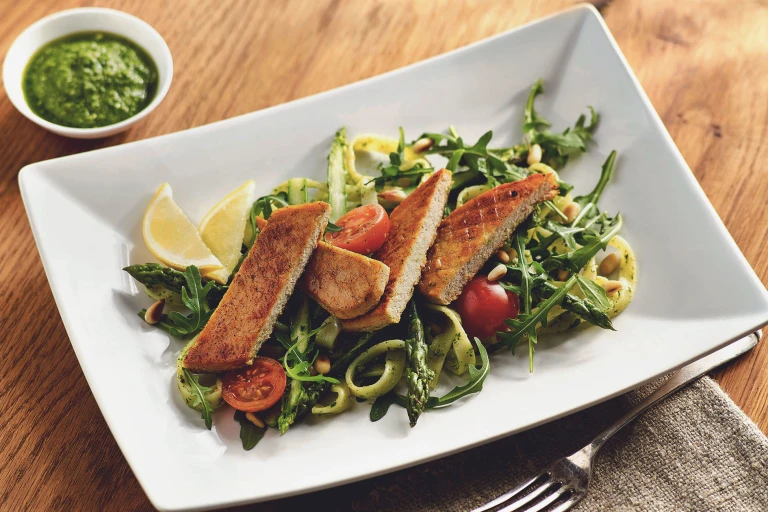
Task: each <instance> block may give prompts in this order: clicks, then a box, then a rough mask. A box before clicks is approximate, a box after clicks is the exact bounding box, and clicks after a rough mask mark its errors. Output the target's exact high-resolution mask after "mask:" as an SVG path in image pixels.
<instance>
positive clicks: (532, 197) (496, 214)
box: [419, 174, 558, 304]
mask: <svg viewBox="0 0 768 512" xmlns="http://www.w3.org/2000/svg"><path fill="white" fill-rule="evenodd" d="M557 193H558V185H557V181H556V180H555V177H554V176H553V175H552V174H532V175H531V176H528V177H527V178H525V179H524V180H520V181H516V182H513V183H505V184H503V185H500V186H498V187H495V188H493V189H491V190H489V191H487V192H484V193H483V194H480V195H479V196H477V197H476V198H474V199H472V200H471V201H467V202H466V203H465V204H463V205H462V206H460V207H459V208H456V209H455V210H454V211H453V212H451V214H450V215H449V216H448V217H446V218H445V219H443V221H442V222H441V223H440V227H439V228H438V230H437V239H436V240H435V243H434V245H433V246H432V248H431V249H430V250H429V253H428V255H427V265H426V266H425V267H424V272H423V273H422V276H421V281H420V282H419V292H420V293H421V294H422V295H423V296H425V297H426V298H427V300H429V301H430V302H433V303H436V304H450V303H451V302H453V301H454V300H456V299H457V298H458V296H459V295H460V294H461V291H462V289H463V288H464V285H466V284H467V283H468V282H469V280H470V279H472V278H473V277H474V275H475V274H476V273H477V271H478V270H480V269H481V268H482V266H483V265H484V264H485V262H486V261H487V260H488V258H490V257H491V255H492V254H493V253H494V252H495V251H497V250H498V249H499V248H500V247H501V246H502V245H504V242H505V241H506V240H508V239H509V237H510V235H511V234H512V232H513V231H514V230H515V228H516V227H517V226H518V225H520V223H521V222H523V221H524V220H525V219H526V217H528V216H529V215H530V214H531V213H532V212H533V208H534V206H535V205H536V204H537V203H540V202H542V201H546V200H549V199H552V198H553V197H555V196H556V195H557Z"/></svg>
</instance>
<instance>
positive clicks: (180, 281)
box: [123, 263, 228, 309]
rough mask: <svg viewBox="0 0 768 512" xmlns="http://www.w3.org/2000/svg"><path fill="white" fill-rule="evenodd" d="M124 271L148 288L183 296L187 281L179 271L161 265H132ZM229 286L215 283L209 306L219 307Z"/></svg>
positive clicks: (209, 294) (209, 293) (209, 297)
mask: <svg viewBox="0 0 768 512" xmlns="http://www.w3.org/2000/svg"><path fill="white" fill-rule="evenodd" d="M123 270H125V271H126V272H128V273H129V274H130V275H131V277H133V278H134V279H135V280H137V281H138V282H140V283H141V284H143V285H144V286H146V287H148V288H150V287H151V288H153V289H155V290H156V291H157V289H158V288H161V289H165V290H167V291H169V292H172V293H178V294H181V289H182V288H184V286H185V285H186V283H187V281H186V279H185V278H184V274H183V273H182V272H179V271H178V270H175V269H172V268H169V267H166V266H163V265H160V264H159V263H142V264H139V265H131V266H128V267H125V268H124V269H123ZM227 288H228V286H224V285H220V284H218V283H213V288H211V291H210V292H208V306H209V307H210V308H211V309H213V308H215V307H216V306H218V305H219V302H221V298H222V297H224V293H225V292H226V291H227Z"/></svg>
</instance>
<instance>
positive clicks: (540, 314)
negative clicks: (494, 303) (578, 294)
mask: <svg viewBox="0 0 768 512" xmlns="http://www.w3.org/2000/svg"><path fill="white" fill-rule="evenodd" d="M575 283H576V275H572V276H571V277H570V279H568V281H566V282H565V284H563V286H561V287H560V288H559V289H558V290H557V291H556V292H555V293H553V294H552V296H551V297H549V298H548V299H547V300H545V301H543V302H542V303H541V304H539V305H538V306H537V308H536V310H535V311H533V312H531V313H520V314H519V315H518V316H517V318H508V319H507V320H505V321H504V322H505V323H506V324H507V325H508V326H510V327H512V328H513V329H514V330H513V331H511V332H497V333H496V337H497V338H498V339H499V340H500V341H501V342H503V343H504V344H505V345H506V346H507V347H509V349H510V350H514V349H515V347H517V345H518V343H519V342H520V340H521V339H522V337H523V336H527V337H528V361H529V363H528V369H529V371H530V372H531V373H533V353H534V345H535V344H536V342H537V341H538V336H537V333H536V327H537V326H538V325H539V324H541V325H542V326H546V324H547V314H549V311H550V310H551V309H552V308H553V307H555V306H557V305H558V304H560V302H562V300H563V298H565V295H566V294H567V293H568V290H570V289H571V288H572V287H573V285H574V284H575Z"/></svg>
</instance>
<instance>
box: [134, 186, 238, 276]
mask: <svg viewBox="0 0 768 512" xmlns="http://www.w3.org/2000/svg"><path fill="white" fill-rule="evenodd" d="M142 233H143V234H144V242H145V243H146V244H147V247H148V248H149V250H150V251H151V252H152V254H154V255H155V257H156V258H157V259H158V260H160V261H161V262H163V263H164V264H166V265H168V266H169V267H171V268H175V269H177V270H184V269H186V268H187V267H188V266H189V265H195V266H197V267H198V268H199V269H200V272H201V273H205V272H210V271H214V270H218V269H222V268H224V265H222V264H221V262H220V261H219V260H218V259H217V258H216V256H214V255H213V253H212V252H211V250H210V249H209V248H208V246H206V245H205V243H203V239H202V238H201V237H200V233H198V232H197V228H195V225H194V224H192V222H191V221H190V220H189V219H188V218H187V216H186V215H184V212H183V211H181V208H179V206H178V205H177V204H176V203H175V202H174V200H173V192H172V191H171V186H170V185H168V184H167V183H164V184H163V185H162V186H161V187H160V188H159V189H158V191H157V194H155V197H154V199H152V202H151V203H149V207H148V208H147V212H146V213H145V214H144V222H143V223H142Z"/></svg>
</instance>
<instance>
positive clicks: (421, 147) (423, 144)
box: [413, 137, 435, 153]
mask: <svg viewBox="0 0 768 512" xmlns="http://www.w3.org/2000/svg"><path fill="white" fill-rule="evenodd" d="M434 144H435V141H433V140H432V139H430V138H429V137H424V138H423V139H419V140H417V141H416V142H414V143H413V151H414V152H415V153H423V152H424V151H428V150H430V149H432V146H433V145H434Z"/></svg>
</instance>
